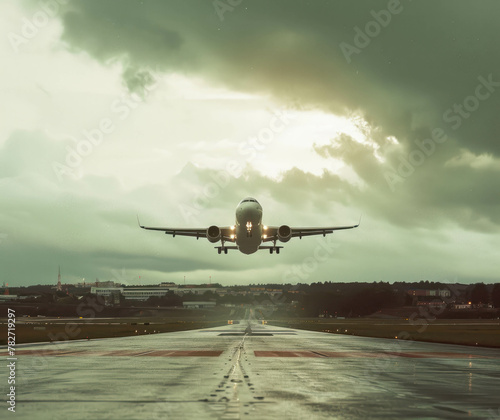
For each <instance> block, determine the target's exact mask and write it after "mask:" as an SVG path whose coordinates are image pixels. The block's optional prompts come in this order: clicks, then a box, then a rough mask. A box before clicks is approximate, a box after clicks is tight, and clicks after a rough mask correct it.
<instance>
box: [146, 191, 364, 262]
mask: <svg viewBox="0 0 500 420" xmlns="http://www.w3.org/2000/svg"><path fill="white" fill-rule="evenodd" d="M137 222H138V224H139V227H141V228H142V229H146V230H159V231H162V232H165V234H167V235H172V236H173V237H175V236H176V235H179V236H193V237H195V238H196V239H199V238H207V239H208V240H209V241H210V242H212V243H216V242H219V241H221V245H220V246H216V247H214V248H216V249H217V250H218V253H219V254H221V253H222V252H224V254H227V251H228V250H229V249H237V250H239V251H240V252H242V253H243V254H247V255H248V254H253V253H254V252H257V251H258V250H260V249H268V250H269V252H270V253H271V254H272V253H273V252H276V254H279V253H280V249H281V248H283V247H282V246H277V245H276V241H278V240H279V241H280V242H288V241H289V240H290V239H291V238H296V237H298V238H300V239H302V237H303V236H312V235H323V236H326V235H327V234H329V233H333V231H335V230H344V229H353V228H356V227H358V226H359V224H360V222H361V219H360V222H358V224H357V225H352V226H334V227H306V228H303V227H290V226H288V225H281V226H265V225H263V224H262V206H261V205H260V204H259V202H258V201H257V200H256V199H255V198H252V197H247V198H244V199H243V200H241V201H240V203H239V204H238V206H237V207H236V224H235V225H233V226H225V227H219V226H216V225H212V226H209V227H208V228H170V227H151V226H143V225H141V222H140V221H139V218H137ZM226 242H230V243H234V244H235V245H230V246H227V245H225V244H226ZM265 242H272V243H273V245H272V246H267V245H261V244H262V243H265Z"/></svg>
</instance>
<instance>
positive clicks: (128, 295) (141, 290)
mask: <svg viewBox="0 0 500 420" xmlns="http://www.w3.org/2000/svg"><path fill="white" fill-rule="evenodd" d="M217 290H218V288H217V287H189V288H182V289H179V288H178V287H177V286H174V287H168V286H167V287H166V286H160V287H92V288H91V289H90V293H92V294H95V295H98V296H103V297H108V298H111V297H115V296H119V295H122V296H123V297H124V298H125V299H130V300H148V299H149V298H150V297H151V296H154V297H163V296H165V295H166V294H167V293H168V292H170V291H172V292H174V293H175V294H176V295H182V294H184V293H193V294H195V295H202V294H203V293H205V292H208V291H211V292H214V293H217Z"/></svg>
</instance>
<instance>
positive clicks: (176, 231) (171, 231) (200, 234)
mask: <svg viewBox="0 0 500 420" xmlns="http://www.w3.org/2000/svg"><path fill="white" fill-rule="evenodd" d="M137 222H138V223H139V227H141V228H142V229H146V230H158V231H160V232H165V234H166V235H172V236H173V237H174V238H175V236H176V235H179V236H192V237H195V238H196V239H199V238H206V237H207V228H174V227H153V226H144V225H141V222H140V221H139V218H137ZM220 230H221V237H222V238H223V239H224V241H228V242H234V241H235V239H234V238H232V237H231V235H232V231H231V227H230V226H224V227H221V228H220Z"/></svg>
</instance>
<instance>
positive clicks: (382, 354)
mask: <svg viewBox="0 0 500 420" xmlns="http://www.w3.org/2000/svg"><path fill="white" fill-rule="evenodd" d="M254 355H255V357H332V358H341V357H343V358H347V357H350V358H380V357H408V358H427V359H429V358H452V359H492V358H495V357H492V356H481V355H475V354H470V353H451V352H423V351H416V352H339V351H302V350H301V351H281V350H276V351H270V350H255V351H254Z"/></svg>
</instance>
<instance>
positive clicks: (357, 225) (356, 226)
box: [356, 213, 363, 227]
mask: <svg viewBox="0 0 500 420" xmlns="http://www.w3.org/2000/svg"><path fill="white" fill-rule="evenodd" d="M361 216H363V213H361V214H360V215H359V222H358V224H357V225H356V227H358V226H359V225H360V224H361Z"/></svg>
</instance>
